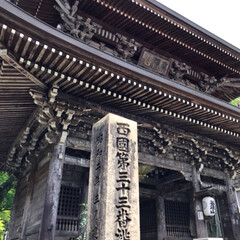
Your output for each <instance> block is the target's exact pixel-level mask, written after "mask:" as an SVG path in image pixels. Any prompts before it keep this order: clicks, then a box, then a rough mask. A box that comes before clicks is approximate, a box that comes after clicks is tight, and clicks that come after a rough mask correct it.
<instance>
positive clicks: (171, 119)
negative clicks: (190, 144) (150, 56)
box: [0, 0, 240, 152]
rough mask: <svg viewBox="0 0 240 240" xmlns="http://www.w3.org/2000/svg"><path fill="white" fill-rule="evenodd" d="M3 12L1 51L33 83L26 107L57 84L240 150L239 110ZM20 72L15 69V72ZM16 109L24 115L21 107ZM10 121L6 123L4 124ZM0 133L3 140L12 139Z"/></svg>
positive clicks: (12, 11)
mask: <svg viewBox="0 0 240 240" xmlns="http://www.w3.org/2000/svg"><path fill="white" fill-rule="evenodd" d="M0 10H1V11H0V12H1V14H0V23H1V24H0V41H1V49H6V54H5V56H10V57H12V58H14V61H15V62H16V63H17V65H18V66H17V68H18V71H19V69H20V67H21V68H22V71H21V73H19V74H17V75H18V76H19V77H20V76H24V75H23V73H24V74H25V76H26V75H27V74H26V73H29V75H27V76H28V81H29V82H30V83H31V84H32V86H26V87H25V92H24V94H23V95H22V96H21V99H24V103H25V104H27V103H28V104H29V105H31V104H32V99H30V97H29V95H28V91H29V90H30V88H34V89H41V91H44V92H46V89H47V88H50V87H51V86H52V85H53V84H56V83H57V84H58V85H59V86H60V92H62V93H65V94H67V95H69V96H71V97H73V98H75V99H78V98H83V99H86V100H88V101H92V102H97V103H99V104H102V105H103V106H107V107H109V108H111V109H116V110H119V112H127V113H130V114H132V115H135V116H140V117H145V118H148V119H154V120H155V121H157V122H160V123H163V124H169V125H173V126H175V127H178V128H180V129H183V130H185V131H188V132H194V133H197V134H201V135H204V136H206V137H209V138H212V139H215V140H219V141H220V142H225V143H226V144H228V145H233V146H239V134H240V130H239V128H238V126H239V117H240V110H239V109H238V108H236V107H234V106H231V105H229V104H228V103H226V102H223V101H221V100H219V99H216V98H214V97H211V96H209V95H206V94H203V93H201V92H197V91H195V90H192V89H190V88H187V87H185V86H183V85H181V84H178V83H176V82H173V81H171V80H169V79H166V78H164V77H162V76H159V75H157V74H154V73H152V72H149V71H146V70H145V69H143V68H140V67H138V66H136V65H132V64H129V63H127V62H126V61H122V60H121V59H118V58H115V57H113V56H110V55H108V54H106V53H104V52H102V51H100V50H98V49H95V48H93V47H91V46H89V45H86V44H85V43H83V42H81V41H78V40H76V39H74V38H72V37H71V36H69V35H66V34H64V33H62V32H60V31H58V30H57V29H55V28H53V27H51V26H49V25H46V24H45V23H43V22H41V21H39V20H38V19H36V18H34V17H32V16H30V15H28V14H26V13H24V12H23V11H22V10H20V9H19V8H16V7H15V6H14V5H12V4H10V3H9V2H7V1H4V0H0ZM16 46H17V47H16ZM4 64H6V65H7V63H4ZM15 68H16V66H15ZM15 68H13V67H10V69H11V71H16V70H15ZM8 76H10V75H8ZM0 80H1V79H0ZM7 82H8V81H7ZM9 82H10V80H9ZM14 83H15V82H14ZM17 93H18V92H17V91H16V94H17ZM27 96H28V97H29V98H28V97H27ZM23 97H26V98H27V99H25V98H23ZM4 101H6V99H5V100H4ZM31 106H33V105H31ZM33 108H34V107H33ZM33 108H32V109H31V111H32V110H33ZM14 111H15V112H18V107H15V108H14ZM31 111H29V112H27V114H26V115H25V116H26V118H27V117H28V116H29V115H30V113H31ZM17 118H18V120H19V119H20V118H21V116H20V115H18V117H17ZM18 120H16V122H12V124H16V123H17V121H18ZM7 121H8V120H7V118H6V119H3V122H2V123H3V124H6V123H7ZM2 123H1V124H2ZM21 124H22V127H23V123H21ZM21 124H20V125H21ZM3 126H4V125H3ZM20 128H21V126H19V130H16V131H15V133H14V134H16V135H17V131H20ZM0 134H1V138H4V137H5V136H7V133H4V134H2V133H0ZM11 141H12V139H11V140H10V141H9V143H8V144H6V146H5V150H4V151H5V152H6V149H7V148H8V147H10V142H11Z"/></svg>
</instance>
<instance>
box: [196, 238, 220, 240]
mask: <svg viewBox="0 0 240 240" xmlns="http://www.w3.org/2000/svg"><path fill="white" fill-rule="evenodd" d="M193 240H223V238H194V239H193Z"/></svg>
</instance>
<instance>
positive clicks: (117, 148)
mask: <svg viewBox="0 0 240 240" xmlns="http://www.w3.org/2000/svg"><path fill="white" fill-rule="evenodd" d="M88 211H89V213H88V225H87V238H86V239H91V240H94V239H95V240H120V239H126V240H140V223H139V179H138V147H137V123H136V122H134V121H131V120H128V119H125V118H122V117H119V116H116V115H113V114H108V115H107V116H105V117H104V118H103V119H101V120H100V121H99V122H97V123H96V124H94V126H93V133H92V145H91V161H90V177H89V192H88Z"/></svg>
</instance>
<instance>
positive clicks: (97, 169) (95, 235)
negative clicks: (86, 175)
mask: <svg viewBox="0 0 240 240" xmlns="http://www.w3.org/2000/svg"><path fill="white" fill-rule="evenodd" d="M102 162H103V134H102V133H101V132H100V133H98V135H97V136H96V161H95V162H94V163H95V164H94V165H93V172H94V183H93V185H94V186H93V206H92V211H93V219H92V221H93V225H94V227H93V230H92V232H91V239H96V240H97V239H99V224H98V222H99V202H100V181H101V175H102V173H101V164H102Z"/></svg>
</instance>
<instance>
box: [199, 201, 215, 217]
mask: <svg viewBox="0 0 240 240" xmlns="http://www.w3.org/2000/svg"><path fill="white" fill-rule="evenodd" d="M202 205H203V213H204V215H205V216H206V217H212V216H214V215H215V213H216V201H215V199H214V198H213V197H205V198H203V200H202Z"/></svg>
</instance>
